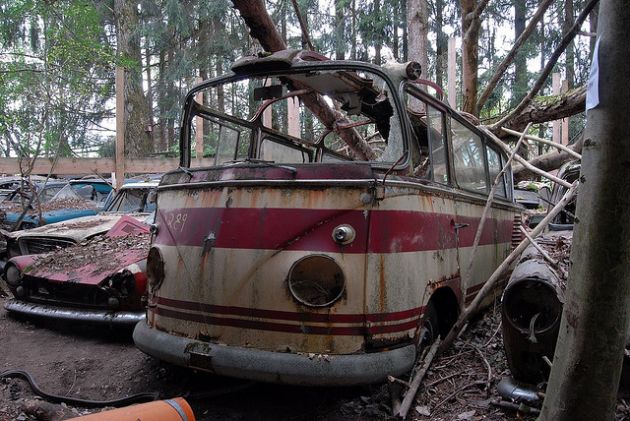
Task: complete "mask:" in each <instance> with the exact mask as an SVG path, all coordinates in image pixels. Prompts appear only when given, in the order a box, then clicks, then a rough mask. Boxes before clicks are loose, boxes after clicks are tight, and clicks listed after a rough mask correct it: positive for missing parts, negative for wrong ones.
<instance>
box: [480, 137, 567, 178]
mask: <svg viewBox="0 0 630 421" xmlns="http://www.w3.org/2000/svg"><path fill="white" fill-rule="evenodd" d="M478 128H479V129H480V130H482V131H483V132H485V133H486V134H487V135H488V136H489V137H490V138H491V139H492V140H493V141H494V143H495V144H496V145H497V146H499V147H500V148H501V149H503V151H505V153H506V154H511V153H512V151H511V150H510V148H509V147H508V146H507V145H506V144H505V143H503V142H502V141H501V140H500V139H499V138H498V137H496V136H495V135H494V134H493V133H492V132H491V131H490V130H489V129H488V128H487V127H485V126H478ZM514 159H515V160H517V161H518V162H520V163H521V165H523V166H524V167H525V168H527V169H528V170H530V171H532V172H534V173H536V174H538V175H541V176H543V177H546V178H548V179H549V180H551V181H553V182H554V183H557V184H560V185H561V186H564V187H566V188H571V183H569V182H567V181H565V180H563V179H561V178H558V177H556V176H555V175H553V174H550V173H548V172H547V171H543V170H541V169H540V168H536V167H534V166H533V165H532V164H530V163H529V162H527V160H526V159H525V158H523V157H522V156H520V155H519V154H515V155H514Z"/></svg>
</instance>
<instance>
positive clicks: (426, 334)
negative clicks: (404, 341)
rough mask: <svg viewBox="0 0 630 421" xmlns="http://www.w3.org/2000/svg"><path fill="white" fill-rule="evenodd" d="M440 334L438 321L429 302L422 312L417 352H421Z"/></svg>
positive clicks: (433, 307)
mask: <svg viewBox="0 0 630 421" xmlns="http://www.w3.org/2000/svg"><path fill="white" fill-rule="evenodd" d="M439 334H440V321H439V318H438V312H437V309H436V308H435V304H434V303H433V301H429V303H428V304H427V308H426V310H425V312H424V320H423V322H422V327H421V328H420V334H419V338H418V350H419V351H422V350H423V349H424V348H426V347H429V346H431V345H432V344H433V342H435V340H436V339H437V337H438V335H439Z"/></svg>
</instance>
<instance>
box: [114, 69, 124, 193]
mask: <svg viewBox="0 0 630 421" xmlns="http://www.w3.org/2000/svg"><path fill="white" fill-rule="evenodd" d="M124 92H125V69H124V68H123V67H120V66H119V67H117V68H116V156H115V163H116V166H115V168H114V172H115V175H116V185H115V187H116V188H119V187H120V186H122V183H123V181H124V179H125V94H124Z"/></svg>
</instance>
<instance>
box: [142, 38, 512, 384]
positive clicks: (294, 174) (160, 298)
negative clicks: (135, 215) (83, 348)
mask: <svg viewBox="0 0 630 421" xmlns="http://www.w3.org/2000/svg"><path fill="white" fill-rule="evenodd" d="M418 70H419V69H418V68H417V65H416V64H414V63H412V64H407V65H392V66H389V67H384V68H381V67H378V66H374V65H370V64H365V63H357V62H346V61H327V60H324V59H323V58H322V57H321V56H318V55H316V54H314V53H309V52H301V51H289V50H287V51H282V52H279V53H276V54H273V55H271V56H268V57H263V58H246V59H242V60H240V61H237V62H236V63H235V64H234V65H233V66H232V72H231V73H229V74H228V75H226V76H222V77H219V78H216V79H213V80H210V81H207V82H203V83H201V84H199V85H197V86H195V87H194V88H193V89H192V90H191V91H190V92H189V94H188V95H187V97H186V101H185V106H184V107H185V109H184V112H183V118H182V129H181V138H180V146H181V153H182V158H181V167H180V168H178V169H177V170H175V171H172V172H170V173H167V174H165V175H164V177H163V178H162V180H161V182H160V185H159V187H158V205H157V208H158V210H157V214H156V222H155V225H154V227H153V238H152V247H151V250H150V252H149V258H148V263H147V275H148V278H149V299H148V309H147V317H146V322H140V323H138V325H137V326H136V329H135V331H134V340H135V342H136V345H137V346H138V347H139V348H140V349H141V350H143V351H144V352H146V353H148V354H150V355H153V356H155V357H157V358H160V359H163V360H166V361H169V362H171V363H174V364H179V365H183V366H189V367H193V368H196V369H201V370H206V371H210V372H214V373H217V374H220V375H227V376H235V377H241V378H249V379H255V380H261V381H269V382H279V383H290V384H309V385H350V384H360V383H372V382H379V381H383V380H384V379H386V377H387V375H389V374H391V375H399V374H402V373H404V372H406V371H407V370H409V369H410V368H411V367H412V365H413V363H414V360H415V358H416V353H417V350H418V349H419V347H420V346H422V345H423V344H425V343H426V342H428V341H431V340H432V339H433V338H434V337H436V336H437V335H438V334H439V333H442V334H444V333H446V332H447V330H448V329H449V328H450V326H451V324H452V323H453V322H454V321H455V319H456V317H457V314H458V312H459V311H460V309H461V308H462V306H463V305H464V304H465V303H467V302H469V301H471V300H472V299H473V298H474V296H475V294H476V293H477V291H478V290H479V289H480V287H481V286H482V285H483V283H484V282H485V280H486V279H487V278H488V277H489V275H490V274H491V273H492V272H493V270H494V269H495V268H496V267H497V266H498V265H499V264H500V263H501V262H502V260H503V259H504V258H505V257H506V256H507V254H508V253H509V251H510V247H511V243H512V235H513V230H514V225H515V223H516V224H518V223H519V221H520V212H519V210H518V208H517V206H516V205H515V204H514V202H513V194H512V191H513V187H512V178H511V172H510V171H509V170H508V172H507V174H505V176H504V177H503V178H502V179H501V182H500V185H499V187H498V189H497V194H496V199H495V200H494V202H493V205H492V207H491V211H490V216H489V218H488V220H487V221H486V224H485V229H484V231H483V233H482V236H481V242H480V246H479V248H478V252H477V254H476V256H477V257H476V259H475V261H474V262H473V265H472V267H471V269H470V270H468V260H469V257H470V253H471V250H472V244H473V239H474V236H475V232H476V230H477V226H478V225H479V221H480V216H481V213H482V210H483V208H484V205H485V203H486V200H487V197H488V194H489V185H490V183H491V181H490V180H493V179H494V178H495V176H496V174H498V173H499V171H500V169H501V168H502V166H503V165H504V163H505V162H506V157H505V156H503V154H502V153H501V151H500V149H499V148H498V147H497V146H495V145H493V143H492V141H490V140H489V139H487V138H486V137H484V135H483V133H482V132H481V131H479V130H477V129H476V128H475V127H474V126H473V125H471V124H470V123H468V122H467V121H466V120H465V119H464V118H462V117H461V116H460V115H459V114H457V113H456V112H454V111H453V110H451V109H450V108H449V107H448V106H447V105H445V104H444V103H443V102H442V101H440V100H438V99H436V98H435V97H433V96H430V95H428V94H427V93H426V92H424V91H423V90H422V89H420V87H419V86H418V83H417V80H416V79H417V77H418V75H419V71H418ZM199 93H202V94H203V98H204V99H203V100H197V99H196V98H201V95H199ZM201 121H204V124H203V125H202V124H201V123H200V122H201ZM202 136H203V140H204V143H205V145H206V147H207V149H206V151H205V152H206V153H205V154H206V156H210V157H211V159H214V164H215V165H213V166H210V167H207V166H206V167H200V168H196V167H195V162H197V161H198V159H197V157H198V156H199V155H197V156H195V157H193V156H191V155H192V152H194V151H196V153H197V154H199V153H200V151H201V148H200V147H198V146H200V144H195V143H196V142H200V139H201V138H202ZM193 145H194V146H196V148H195V149H194V150H192V148H193Z"/></svg>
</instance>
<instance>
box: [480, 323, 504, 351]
mask: <svg viewBox="0 0 630 421" xmlns="http://www.w3.org/2000/svg"><path fill="white" fill-rule="evenodd" d="M501 324H502V322H501V321H500V320H499V324H498V325H497V328H496V329H495V330H494V333H493V334H492V336H491V337H490V339H488V340H487V341H486V343H485V344H483V348H485V347H487V346H488V345H490V342H492V340H493V339H494V337H495V336H497V333H499V329H501Z"/></svg>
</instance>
